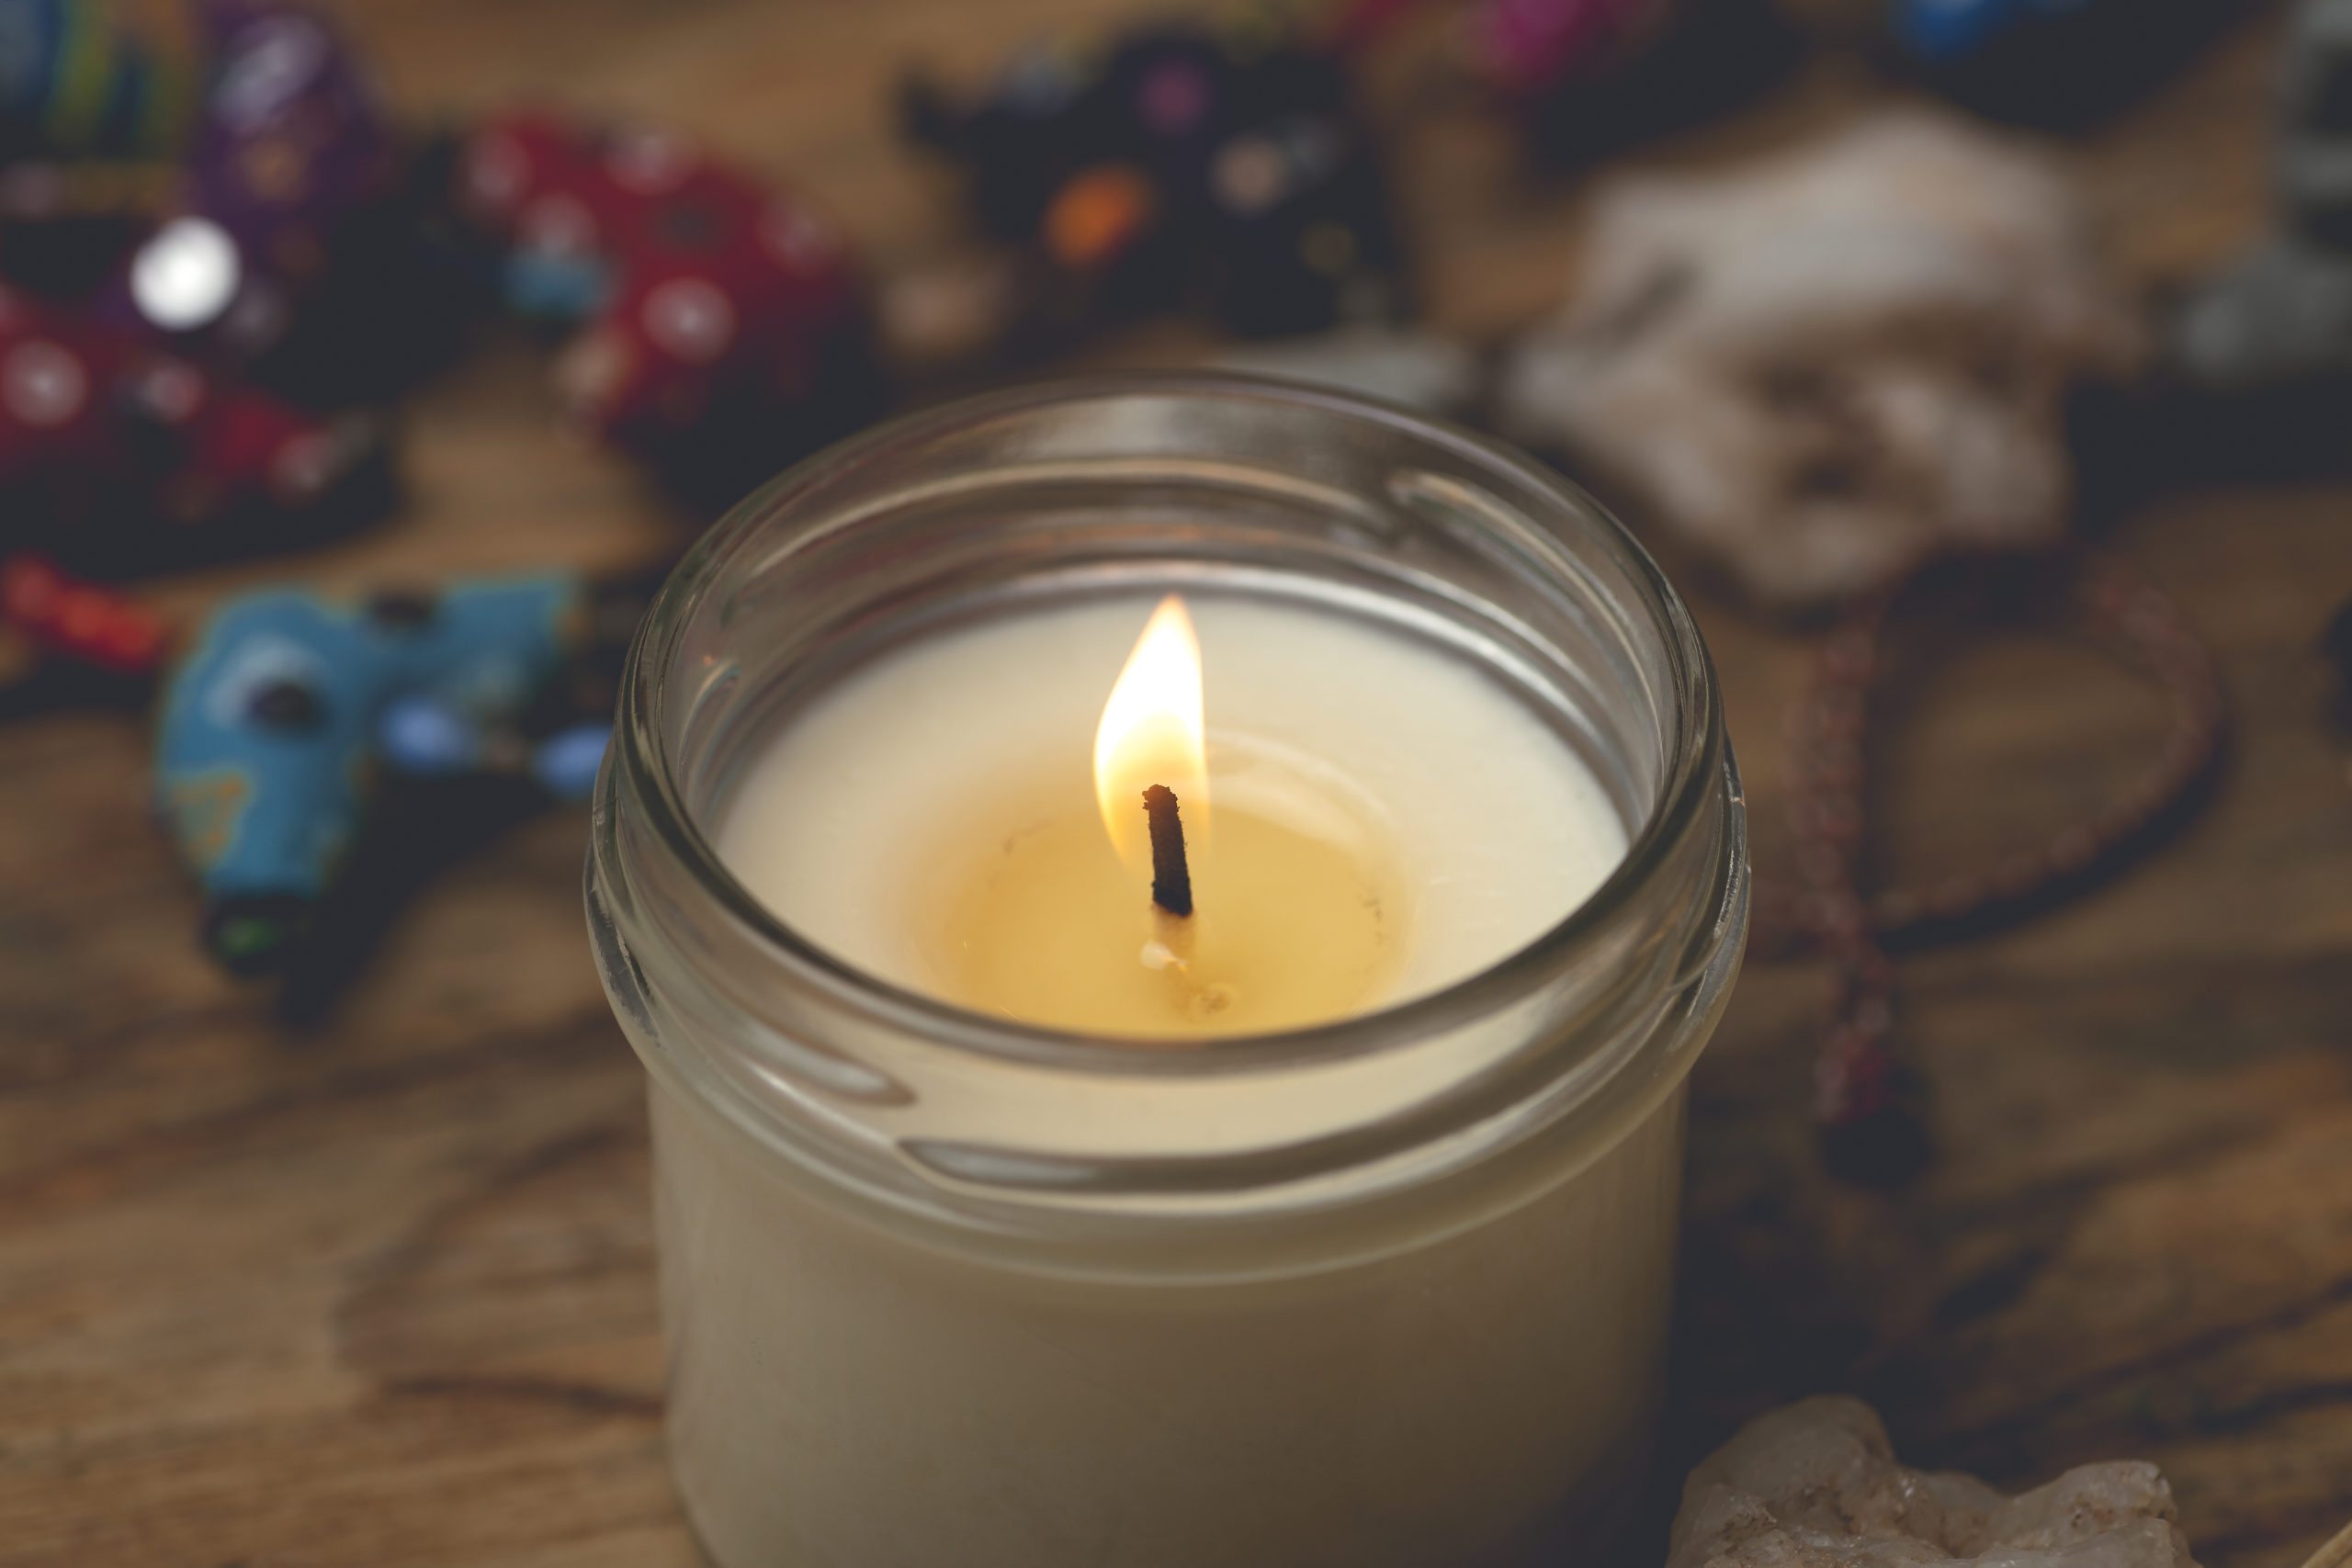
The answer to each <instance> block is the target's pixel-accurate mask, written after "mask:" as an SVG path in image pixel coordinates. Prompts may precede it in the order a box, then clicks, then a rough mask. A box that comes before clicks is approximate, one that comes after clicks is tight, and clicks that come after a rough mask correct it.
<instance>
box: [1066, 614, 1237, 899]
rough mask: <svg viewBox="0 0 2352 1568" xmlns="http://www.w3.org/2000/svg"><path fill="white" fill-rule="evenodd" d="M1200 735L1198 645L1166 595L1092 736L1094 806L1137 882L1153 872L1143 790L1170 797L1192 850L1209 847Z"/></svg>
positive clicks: (1188, 621) (1204, 748)
mask: <svg viewBox="0 0 2352 1568" xmlns="http://www.w3.org/2000/svg"><path fill="white" fill-rule="evenodd" d="M1206 729H1207V726H1206V724H1205V722H1204V719H1203V717H1202V705H1201V644H1200V639H1199V638H1198V637H1194V636H1193V619H1192V617H1191V616H1190V615H1186V614H1185V613H1184V601H1183V600H1182V599H1181V598H1179V597H1178V596H1177V595H1175V594H1173V593H1170V595H1169V596H1168V597H1167V598H1165V599H1163V600H1161V601H1160V602H1159V609H1157V610H1155V611H1153V612H1152V616H1151V620H1150V623H1149V624H1148V625H1147V626H1145V627H1144V629H1143V636H1142V637H1139V638H1138V639H1136V650H1135V652H1134V653H1132V654H1130V655H1128V657H1127V667H1126V668H1125V670H1123V671H1120V672H1119V680H1118V683H1117V684H1116V685H1114V686H1113V687H1112V688H1111V700H1110V701H1109V702H1107V703H1105V704H1103V723H1102V726H1101V728H1097V729H1096V730H1095V732H1094V799H1095V803H1096V805H1098V806H1099V807H1102V811H1103V828H1104V829H1105V830H1106V831H1108V832H1109V833H1110V835H1111V842H1112V844H1113V846H1114V847H1115V848H1116V849H1117V850H1118V852H1119V858H1120V859H1121V860H1122V861H1124V862H1125V863H1126V864H1127V866H1128V868H1129V869H1130V870H1132V871H1134V872H1135V873H1136V874H1137V875H1139V876H1142V877H1145V878H1147V879H1148V878H1149V876H1150V874H1151V830H1150V826H1149V823H1148V819H1147V818H1146V817H1145V816H1144V809H1143V792H1144V791H1145V790H1146V789H1148V788H1149V787H1150V786H1151V785H1153V784H1165V785H1167V786H1168V787H1169V788H1170V789H1171V790H1173V791H1175V792H1176V799H1177V802H1178V806H1179V808H1180V809H1181V810H1182V814H1183V821H1184V832H1185V837H1186V839H1187V840H1189V842H1190V843H1191V845H1192V846H1193V851H1194V852H1195V853H1196V854H1197V853H1198V852H1199V850H1200V849H1201V848H1202V847H1204V846H1205V845H1206V843H1207V842H1208V834H1209V779H1208V772H1209V770H1208V742H1207V739H1206V733H1205V732H1206Z"/></svg>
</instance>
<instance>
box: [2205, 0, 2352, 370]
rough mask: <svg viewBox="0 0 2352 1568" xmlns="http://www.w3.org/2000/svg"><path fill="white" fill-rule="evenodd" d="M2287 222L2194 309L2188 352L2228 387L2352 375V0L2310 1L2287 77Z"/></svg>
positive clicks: (2300, 12)
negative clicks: (2348, 172) (2351, 172)
mask: <svg viewBox="0 0 2352 1568" xmlns="http://www.w3.org/2000/svg"><path fill="white" fill-rule="evenodd" d="M2273 156H2274V158H2275V165H2274V166H2275V171H2276V173H2275V181H2276V184H2277V186H2278V196H2279V204H2280V212H2279V222H2278V232H2277V233H2275V234H2273V235H2272V236H2271V237H2270V238H2268V239H2267V240H2265V241H2263V242H2262V243H2260V244H2259V245H2257V246H2256V248H2255V250H2254V251H2253V252H2252V253H2251V254H2248V255H2247V256H2246V257H2245V259H2244V260H2242V261H2241V262H2239V263H2238V264H2237V265H2236V266H2235V267H2234V268H2233V269H2232V270H2231V271H2230V272H2229V273H2227V274H2226V275H2224V276H2222V277H2221V278H2219V279H2218V280H2216V281H2215V282H2213V283H2212V284H2211V285H2210V286H2209V287H2208V288H2206V289H2205V290H2204V291H2203V292H2202V293H2201V294H2199V296H2198V297H2197V298H2196V299H2193V300H2192V301H2190V303H2189V306H2188V310H2186V311H2185V312H2184V313H2183V314H2182V316H2181V319H2180V321H2179V324H2178V327H2177V333H2176V343H2175V346H2176V350H2177V358H2178V359H2179V361H2180V363H2181V365H2182V366H2183V367H2184V368H2185V369H2186V370H2187V371H2188V374H2189V375H2190V376H2191V377H2192V378H2195V379H2196V380H2198V381H2199V382H2201V383H2202V384H2204V385H2205V386H2207V387H2210V388H2211V389H2215V390H2219V391H2233V392H2234V391H2251V390H2256V389H2261V388H2266V387H2280V386H2287V385H2290V384H2293V383H2298V382H2309V381H2317V380H2321V379H2325V378H2347V377H2352V175H2348V174H2347V171H2352V0H2302V4H2301V6H2299V7H2298V8H2297V9H2296V11H2295V13H2294V17H2293V19H2292V21H2291V22H2290V24H2289V28H2288V37H2287V56H2286V62H2285V69H2284V70H2283V71H2282V72H2281V73H2280V75H2279V126H2278V149H2277V152H2275V153H2274V155H2273Z"/></svg>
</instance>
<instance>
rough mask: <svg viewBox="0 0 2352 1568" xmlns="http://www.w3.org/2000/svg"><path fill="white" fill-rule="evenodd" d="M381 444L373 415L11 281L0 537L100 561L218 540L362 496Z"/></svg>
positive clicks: (6, 308)
mask: <svg viewBox="0 0 2352 1568" xmlns="http://www.w3.org/2000/svg"><path fill="white" fill-rule="evenodd" d="M377 456H378V438H377V435H376V433H375V427H374V425H373V424H372V423H369V422H368V421H367V420H364V419H359V418H342V419H337V420H332V421H329V420H322V419H319V418H317V417H314V416H312V415H311V414H307V413H304V412H301V411H300V410H298V409H295V408H294V407H292V406H291V405H289V404H287V403H285V402H282V401H280V400H277V399H276V398H273V397H271V396H269V395H268V394H267V393H265V392H262V391H259V390H256V389H254V388H251V387H248V386H242V385H239V384H236V383H234V382H231V381H227V380H224V379H223V378H220V377H218V376H215V375H213V374H211V373H210V372H209V371H207V370H206V369H204V368H203V367H201V366H199V365H198V364H197V363H196V362H194V361H192V360H189V359H186V358H183V357H181V356H179V355H175V354H171V353H168V352H164V350H163V349H162V348H161V347H159V346H158V345H157V344H156V343H155V342H154V340H153V336H152V334H148V333H140V332H137V331H135V330H132V329H129V328H123V327H117V326H111V325H107V324H106V323H103V322H101V321H97V320H96V319H94V318H93V317H92V316H90V315H89V314H88V313H87V312H84V311H78V310H63V309H59V308H54V307H44V306H42V305H40V304H38V303H36V302H35V301H33V300H31V299H27V298H26V297H24V296H22V295H19V294H15V293H12V292H10V291H8V290H6V289H5V288H0V497H5V498H6V513H5V516H4V517H0V547H10V546H14V547H24V546H26V545H28V544H32V543H35V542H38V543H39V544H40V547H43V548H46V549H48V550H50V551H51V552H53V553H55V554H58V555H60V556H62V557H64V558H67V559H68V560H71V561H72V562H74V564H76V565H78V566H82V567H85V568H90V569H95V570H100V571H102V572H116V571H119V570H124V569H126V568H131V567H137V568H141V569H153V568H155V567H157V566H162V565H167V564H171V563H172V562H174V561H175V560H178V559H186V558H191V557H198V556H203V555H209V554H215V553H220V552H219V551H218V550H216V549H215V548H213V546H214V545H215V543H216V541H217V542H227V541H220V540H219V538H218V536H220V535H222V534H224V533H227V534H233V535H238V536H243V539H241V540H240V541H239V542H241V543H242V542H244V541H245V540H249V539H250V538H251V537H253V536H263V537H268V536H276V535H278V534H281V533H282V532H284V531H285V529H286V527H287V526H288V525H296V524H300V525H306V526H311V525H316V523H317V521H318V520H319V518H320V516H321V510H322V508H333V507H335V506H338V505H340V504H341V503H342V502H345V501H346V500H348V501H350V502H353V503H354V504H355V506H356V503H357V502H359V500H360V498H359V496H358V495H357V494H356V489H355V486H356V485H360V484H361V483H362V482H363V481H364V480H365V479H366V477H367V475H368V473H370V472H372V471H377V470H376V468H375V467H374V465H373V464H372V459H374V458H375V457H377ZM28 521H29V522H33V523H38V524H39V525H40V537H39V539H38V541H36V540H34V539H31V538H28V537H26V536H25V534H26V525H27V524H28Z"/></svg>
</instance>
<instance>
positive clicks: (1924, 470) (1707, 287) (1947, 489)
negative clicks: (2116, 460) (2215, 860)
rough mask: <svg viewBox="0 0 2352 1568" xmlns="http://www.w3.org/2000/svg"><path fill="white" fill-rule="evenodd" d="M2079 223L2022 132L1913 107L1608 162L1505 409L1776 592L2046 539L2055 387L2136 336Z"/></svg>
mask: <svg viewBox="0 0 2352 1568" xmlns="http://www.w3.org/2000/svg"><path fill="white" fill-rule="evenodd" d="M2084 227H2085V226H2084V223H2083V221H2082V216H2081V212H2080V209H2079V208H2078V205H2077V203H2076V200H2075V195H2074V193H2073V191H2072V190H2071V189H2070V188H2069V186H2067V184H2066V183H2065V181H2064V179H2063V178H2062V177H2061V176H2060V175H2058V174H2057V173H2056V171H2054V170H2053V169H2052V168H2051V167H2050V166H2049V165H2047V164H2045V163H2044V162H2042V161H2041V159H2039V158H2037V157H2035V156H2033V155H2031V154H2030V153H2028V152H2023V151H2021V150H2019V149H2018V146H2017V145H2016V144H2015V143H2013V142H2011V141H2007V140H2003V139H1996V138H1995V137H1992V136H1990V135H1987V134H1985V133H1983V132H1979V131H1975V130H1969V129H1966V128H1963V127H1962V126H1961V125H1959V124H1958V123H1956V122H1953V121H1951V120H1948V119H1945V118H1940V117H1936V116H1930V115H1928V114H1925V113H1921V112H1916V111H1903V112H1895V113H1889V114H1884V115H1881V116H1878V117H1876V118H1871V119H1868V120H1865V121H1863V122H1862V123H1860V125H1858V126H1855V127H1853V128H1852V129H1850V130H1846V131H1843V132H1841V133H1839V134H1838V135H1835V136H1833V137H1830V138H1828V139H1827V140H1826V141H1819V142H1815V143H1813V144H1811V145H1808V146H1805V147H1803V148H1800V149H1797V150H1795V151H1792V152H1785V153H1782V154H1780V155H1777V156H1775V157H1771V158H1769V159H1766V160H1763V161H1761V162H1758V163H1756V164H1750V165H1749V166H1747V167H1746V168H1744V169H1741V170H1737V171H1735V172H1733V173H1731V174H1727V175H1720V176H1713V177H1707V176H1691V177H1667V176H1648V177H1640V176H1635V177H1629V178H1626V179H1623V180H1622V181H1620V182H1619V183H1618V184H1617V185H1616V186H1613V187H1612V188H1611V189H1610V190H1608V191H1606V192H1604V193H1603V195H1602V197H1600V203H1599V207H1598V211H1597V213H1596V217H1595V220H1594V224H1593V229H1592V232H1591V235H1590V240H1589V247H1588V250H1587V252H1586V256H1585V263H1584V266H1583V268H1582V272H1581V275H1580V278H1579V284H1578V288H1577V293H1576V296H1575V298H1574V299H1573V300H1572V302H1571V303H1570V304H1569V306H1568V308H1567V310H1566V312H1565V313H1564V314H1563V315H1562V316H1561V318H1560V319H1559V320H1558V321H1555V323H1554V324H1552V325H1551V326H1549V327H1547V328H1544V329H1542V330H1540V331H1538V332H1537V333H1533V334H1532V335H1531V336H1529V337H1528V338H1527V339H1526V340H1525V341H1524V342H1523V343H1522V344H1521V345H1520V347H1519V348H1518V349H1517V350H1516V351H1515V353H1514V355H1513V356H1512V359H1511V362H1510V365H1509V367H1507V369H1506V372H1505V376H1504V381H1503V386H1502V389H1501V394H1500V412H1501V417H1502V422H1503V423H1504V425H1505V428H1506V429H1508V430H1509V431H1510V433H1511V434H1514V435H1515V436H1517V437H1518V438H1520V439H1521V440H1523V441H1526V442H1529V443H1531V444H1533V445H1538V446H1548V447H1551V448H1554V449H1555V450H1560V451H1564V452H1566V454H1568V455H1571V456H1572V457H1575V458H1576V459H1577V460H1578V461H1579V462H1580V463H1583V464H1585V465H1588V466H1589V467H1590V468H1593V469H1594V470H1596V471H1597V472H1598V473H1600V475H1601V476H1603V477H1604V478H1606V479H1610V480H1612V481H1614V482H1615V483H1617V484H1619V485H1622V486H1623V488H1624V489H1625V490H1627V491H1630V492H1631V495H1632V498H1633V499H1634V501H1636V502H1639V503H1640V505H1641V506H1642V507H1644V508H1645V509H1646V511H1647V513H1648V514H1649V515H1650V517H1651V518H1652V519H1653V520H1654V521H1655V522H1656V523H1657V525H1658V526H1659V527H1660V528H1662V529H1664V530H1666V531H1667V532H1668V533H1670V534H1672V535H1673V536H1676V537H1678V538H1679V539H1680V540H1681V541H1683V542H1684V543H1685V544H1686V545H1687V546H1688V547H1691V549H1693V550H1694V551H1696V552H1698V553H1699V554H1701V555H1703V556H1705V557H1707V558H1712V559H1713V560H1714V561H1716V562H1718V563H1720V564H1721V565H1723V566H1724V567H1725V568H1727V569H1728V570H1730V571H1731V573H1732V574H1733V575H1734V576H1735V577H1736V578H1737V580H1738V581H1740V582H1741V583H1742V584H1743V585H1744V586H1745V587H1746V589H1747V591H1748V592H1750V593H1751V594H1753V595H1754V596H1755V597H1756V598H1758V600H1761V601H1763V602H1764V603H1766V604H1771V605H1774V606H1778V607H1784V608H1795V607H1801V606H1804V605H1807V604H1817V603H1820V602H1823V601H1826V600H1832V599H1837V598H1840V597H1844V596H1847V595H1849V594H1852V593H1856V592H1861V591H1863V590H1866V589H1869V588H1871V587H1873V586H1875V585H1877V584H1880V583H1882V582H1883V581H1888V580H1889V579H1892V578H1894V577H1895V576H1897V575H1899V574H1900V573H1901V572H1903V571H1904V570H1906V569H1907V568H1909V567H1911V566H1913V565H1915V564H1916V563H1917V562H1918V561H1920V560H1922V559H1924V558H1927V557H1928V556H1931V555H1934V554H1937V553H1939V552H1941V551H1943V550H1946V549H1953V548H1971V547H2030V546H2039V545H2042V544H2046V543H2049V542H2051V541H2052V540H2054V539H2055V538H2056V537H2057V536H2059V535H2060V534H2061V533H2062V532H2063V531H2064V526H2065V519H2066V512H2067V507H2068V503H2069V501H2070V498H2071V492H2072V489H2073V470H2072V465H2071V463H2070V461H2069V459H2068V456H2067V452H2066V448H2065V444H2064V429H2063V404H2064V395H2065V391H2066V389H2067V387H2068V386H2069V384H2070V383H2072V382H2074V381H2075V380H2077V379H2080V378H2103V377H2120V376H2122V375H2125V374H2128V373H2129V372H2130V371H2131V369H2133V368H2134V367H2136V366H2137V365H2138V364H2139V363H2140V361H2141V359H2142V357H2143V354H2144V333H2143V327H2142V323H2141V321H2140V319H2139V317H2138V315H2137V314H2136V312H2135V311H2134V310H2132V309H2131V308H2130V307H2129V306H2128V305H2127V303H2126V301H2125V300H2124V299H2123V298H2122V297H2121V296H2120V294H2119V293H2118V292H2117V291H2116V290H2115V289H2114V288H2113V287H2112V286H2111V285H2110V284H2109V282H2108V280H2107V279H2106V277H2105V276H2104V275H2103V273H2102V272H2101V269H2100V268H2099V267H2098V265H2097V262H2096V258H2095V256H2094V254H2093V251H2092V247H2091V246H2090V244H2089V243H2088V241H2087V239H2086V235H2085V232H2084Z"/></svg>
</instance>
